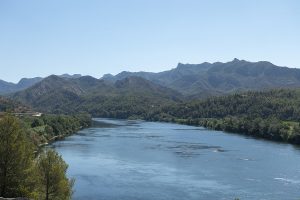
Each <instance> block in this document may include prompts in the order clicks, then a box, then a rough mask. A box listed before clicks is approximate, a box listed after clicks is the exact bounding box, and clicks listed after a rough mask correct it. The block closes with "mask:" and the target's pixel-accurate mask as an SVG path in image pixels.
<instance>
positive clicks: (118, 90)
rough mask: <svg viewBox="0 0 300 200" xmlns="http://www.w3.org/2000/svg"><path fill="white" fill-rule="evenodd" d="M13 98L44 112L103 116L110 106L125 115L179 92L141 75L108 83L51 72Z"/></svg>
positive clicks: (173, 98)
mask: <svg viewBox="0 0 300 200" xmlns="http://www.w3.org/2000/svg"><path fill="white" fill-rule="evenodd" d="M12 98H14V99H16V100H19V101H20V102H22V103H24V104H26V105H30V106H32V107H33V108H35V109H36V110H38V111H42V112H47V113H76V112H89V113H91V114H93V115H94V116H106V114H105V113H106V112H107V111H106V110H107V109H109V110H110V111H115V112H116V115H122V116H123V118H127V117H129V116H130V115H136V114H139V113H140V112H145V111H146V110H147V109H150V108H152V107H158V106H161V105H165V104H168V103H172V102H175V101H180V99H181V94H179V93H178V92H176V91H173V90H171V89H168V88H165V87H162V86H160V85H158V84H155V83H152V82H150V81H148V80H145V79H143V78H140V77H128V78H125V79H124V80H120V81H116V82H115V83H110V82H107V81H104V80H99V79H96V78H93V77H91V76H82V77H79V78H73V79H65V78H62V77H58V76H55V75H52V76H49V77H47V78H45V79H44V80H42V81H41V82H39V83H37V84H35V85H34V86H32V87H30V88H28V89H26V90H24V91H20V92H17V93H15V94H13V95H12ZM120 113H122V114H120Z"/></svg>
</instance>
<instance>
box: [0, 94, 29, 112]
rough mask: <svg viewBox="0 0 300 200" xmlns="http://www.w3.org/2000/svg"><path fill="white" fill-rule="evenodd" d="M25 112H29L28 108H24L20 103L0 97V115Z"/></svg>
mask: <svg viewBox="0 0 300 200" xmlns="http://www.w3.org/2000/svg"><path fill="white" fill-rule="evenodd" d="M27 111H30V108H28V107H27V106H24V105H23V104H21V103H20V102H17V101H14V100H11V99H8V98H6V97H2V96H0V113H2V112H14V113H23V112H27Z"/></svg>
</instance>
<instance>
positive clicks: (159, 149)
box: [52, 119, 300, 200]
mask: <svg viewBox="0 0 300 200" xmlns="http://www.w3.org/2000/svg"><path fill="white" fill-rule="evenodd" d="M95 120H96V121H98V123H97V125H96V126H95V127H91V128H88V129H84V130H81V131H79V132H78V133H76V134H74V135H72V136H70V137H67V138H65V139H64V140H61V141H57V142H55V143H53V144H52V146H53V148H55V149H56V150H57V151H58V152H59V153H60V154H61V155H62V157H63V159H64V160H65V161H66V162H67V163H68V164H69V170H68V176H69V177H72V178H75V179H76V182H75V186H74V189H75V192H74V195H73V199H75V200H79V199H80V200H82V199H89V200H93V199H97V200H187V199H188V200H202V199H203V200H219V199H220V200H222V199H224V200H234V198H237V197H238V198H240V199H241V200H254V199H255V200H264V199H266V200H299V199H300V150H299V149H298V148H297V147H295V146H293V145H289V144H281V143H275V142H269V141H265V140H258V139H253V138H250V137H247V136H241V135H236V134H229V133H224V132H222V131H212V130H207V129H205V128H202V127H193V126H186V125H178V124H171V123H159V122H145V121H138V120H137V121H130V120H113V119H95Z"/></svg>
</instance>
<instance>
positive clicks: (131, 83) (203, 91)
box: [0, 59, 300, 112]
mask: <svg viewBox="0 0 300 200" xmlns="http://www.w3.org/2000/svg"><path fill="white" fill-rule="evenodd" d="M295 87H300V69H296V68H287V67H278V66H276V65H273V64H272V63H270V62H266V61H261V62H248V61H244V60H238V59H234V60H233V61H231V62H227V63H221V62H216V63H202V64H181V63H179V64H178V66H177V67H176V68H174V69H171V70H168V71H164V72H159V73H152V72H125V71H124V72H121V73H119V74H117V75H115V76H113V75H110V74H107V75H104V76H103V77H102V78H100V79H96V78H94V77H91V76H81V75H80V74H75V75H68V74H63V75H60V76H55V75H51V76H49V77H47V78H40V77H37V78H33V79H25V78H24V79H22V80H21V81H20V82H19V83H18V84H13V83H8V82H5V81H1V82H0V93H2V94H7V93H11V94H10V95H9V96H10V97H12V98H14V99H16V100H19V101H20V102H22V103H24V104H26V105H30V106H32V107H35V108H38V109H40V110H42V111H48V110H52V111H53V110H57V112H58V111H59V110H61V109H62V110H64V111H66V108H70V109H69V110H71V109H74V108H75V107H76V108H79V107H82V106H86V105H87V104H88V105H89V107H91V106H92V105H93V104H97V103H98V104H99V103H101V104H103V102H106V101H111V102H113V101H114V100H113V99H115V100H116V99H125V98H132V99H135V100H136V101H137V99H138V98H137V97H140V99H143V100H144V101H145V102H149V104H156V106H158V105H160V104H161V102H173V101H177V102H178V101H181V100H188V99H195V98H204V97H208V96H216V95H224V94H228V93H232V92H236V91H245V90H261V89H271V88H295ZM14 92H16V93H14ZM12 93H14V94H12ZM140 99H139V100H138V101H140ZM135 100H132V102H134V101H135ZM143 105H144V103H143ZM87 110H95V109H88V108H87ZM96 110H99V109H96Z"/></svg>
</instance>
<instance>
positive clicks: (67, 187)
mask: <svg viewBox="0 0 300 200" xmlns="http://www.w3.org/2000/svg"><path fill="white" fill-rule="evenodd" d="M67 169H68V165H67V164H66V163H65V162H64V160H63V159H62V158H61V156H60V155H58V153H57V152H55V151H54V150H46V151H45V152H43V153H41V155H40V156H39V157H38V159H37V179H38V187H39V189H38V193H39V198H38V199H44V200H68V199H71V196H72V186H73V183H74V181H73V180H69V179H68V178H67V177H66V171H67Z"/></svg>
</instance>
